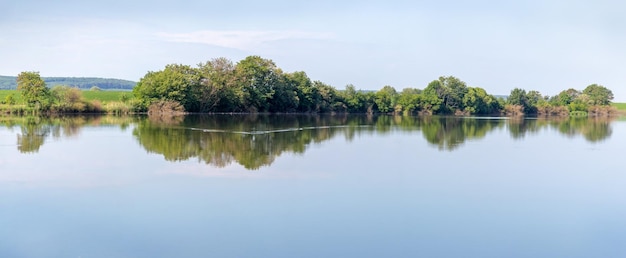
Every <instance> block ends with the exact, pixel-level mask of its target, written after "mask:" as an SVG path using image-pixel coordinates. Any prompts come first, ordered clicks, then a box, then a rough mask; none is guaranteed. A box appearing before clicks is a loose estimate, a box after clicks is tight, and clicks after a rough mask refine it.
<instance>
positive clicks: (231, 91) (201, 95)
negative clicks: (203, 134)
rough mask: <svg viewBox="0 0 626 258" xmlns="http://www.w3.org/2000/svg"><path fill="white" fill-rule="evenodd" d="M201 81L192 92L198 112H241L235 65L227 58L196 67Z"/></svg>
mask: <svg viewBox="0 0 626 258" xmlns="http://www.w3.org/2000/svg"><path fill="white" fill-rule="evenodd" d="M198 67H199V68H198V69H199V70H200V75H201V81H200V85H199V88H198V90H196V91H194V92H195V93H196V94H197V96H196V99H197V100H198V111H199V112H216V111H218V112H219V111H222V112H223V111H228V112H232V111H241V110H242V109H243V91H242V89H241V88H238V87H237V84H236V78H235V65H234V64H233V62H232V61H230V60H229V59H227V58H224V57H220V58H215V59H212V60H210V61H207V62H206V63H200V64H199V65H198Z"/></svg>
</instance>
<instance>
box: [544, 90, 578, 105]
mask: <svg viewBox="0 0 626 258" xmlns="http://www.w3.org/2000/svg"><path fill="white" fill-rule="evenodd" d="M580 94H581V92H580V91H578V90H576V89H572V88H570V89H567V90H564V91H561V92H560V93H559V95H557V96H555V97H554V98H553V99H551V102H552V103H553V104H554V105H556V106H568V105H569V104H570V103H572V102H574V100H575V99H576V98H578V96H580Z"/></svg>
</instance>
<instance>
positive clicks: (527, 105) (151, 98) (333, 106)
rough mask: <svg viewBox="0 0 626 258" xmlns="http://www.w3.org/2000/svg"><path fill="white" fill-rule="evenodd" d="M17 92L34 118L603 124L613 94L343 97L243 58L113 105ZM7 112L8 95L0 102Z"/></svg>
mask: <svg viewBox="0 0 626 258" xmlns="http://www.w3.org/2000/svg"><path fill="white" fill-rule="evenodd" d="M17 87H18V90H19V91H20V94H21V96H22V99H23V101H24V102H25V103H26V106H27V107H28V108H27V109H30V110H35V111H38V112H113V113H132V112H148V113H187V112H190V113H231V112H240V113H258V112H263V113H393V114H404V115H508V116H517V115H540V116H543V115H545V116H568V115H593V116H598V115H602V116H606V115H613V114H616V113H617V110H616V109H615V108H614V107H611V106H610V105H611V101H612V100H613V93H612V92H611V90H609V89H607V88H606V87H604V86H601V85H598V84H591V85H589V86H587V87H586V88H584V89H583V90H582V91H581V90H576V89H567V90H564V91H562V92H560V93H559V94H558V95H556V96H543V95H542V94H541V93H540V92H539V91H535V90H531V91H526V90H524V89H520V88H515V89H513V90H512V91H511V92H510V95H509V96H508V97H506V98H503V97H496V96H494V95H491V94H489V93H487V92H486V91H485V89H483V88H480V87H470V86H467V84H466V83H465V82H463V81H462V80H460V79H458V78H456V77H453V76H442V77H439V78H438V79H436V80H433V81H432V82H430V83H429V84H428V85H427V86H426V87H425V88H423V89H417V88H405V89H402V90H401V91H397V90H396V89H395V88H394V87H392V86H388V85H387V86H384V87H382V89H380V90H378V91H364V90H357V88H356V87H355V86H354V85H347V86H345V89H343V90H338V89H336V88H335V87H333V86H331V85H328V84H325V83H323V82H321V81H314V80H311V79H310V78H309V77H308V76H307V74H306V73H305V72H302V71H298V72H292V73H288V72H284V71H283V70H281V69H280V68H279V67H278V66H276V64H275V63H274V62H273V61H272V60H269V59H264V58H261V57H259V56H248V57H246V58H245V59H243V60H241V61H239V62H237V63H233V62H232V61H231V60H229V59H226V58H216V59H212V60H210V61H207V62H205V63H200V64H198V65H197V66H196V67H192V66H189V65H183V64H169V65H166V66H165V68H164V69H163V70H160V71H151V72H148V73H147V74H146V75H145V76H144V77H143V78H141V79H140V81H139V82H138V83H137V85H136V86H135V87H134V88H133V91H132V96H129V95H124V98H123V99H120V100H119V102H116V103H109V104H110V105H111V106H108V107H107V108H103V107H102V105H101V103H93V102H89V101H85V100H84V98H82V95H81V91H80V90H79V89H77V88H72V87H68V86H55V87H54V88H52V89H50V88H48V87H47V86H46V84H45V82H44V80H42V79H41V77H40V76H39V73H38V72H22V73H20V74H19V75H18V77H17ZM3 102H4V103H5V104H12V105H15V104H16V103H15V97H14V96H12V95H9V96H7V97H6V99H5V100H4V101H3Z"/></svg>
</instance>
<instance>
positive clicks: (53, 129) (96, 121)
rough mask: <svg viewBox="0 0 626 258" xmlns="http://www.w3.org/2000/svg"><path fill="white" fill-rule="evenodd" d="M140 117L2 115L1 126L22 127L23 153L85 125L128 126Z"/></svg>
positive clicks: (19, 145) (20, 147)
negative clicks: (49, 138) (48, 139)
mask: <svg viewBox="0 0 626 258" xmlns="http://www.w3.org/2000/svg"><path fill="white" fill-rule="evenodd" d="M138 118H139V117H115V116H55V117H39V116H37V117H35V116H25V117H14V116H8V117H7V116H0V126H6V127H7V128H13V127H16V126H19V127H20V133H19V134H17V149H18V150H19V151H20V152H21V153H36V152H38V151H39V148H41V146H42V145H43V144H44V143H45V141H46V138H48V137H49V136H52V137H53V138H55V139H58V138H70V137H74V136H77V135H78V134H79V133H80V129H81V128H83V127H85V126H119V127H120V128H121V129H122V130H124V129H125V128H127V127H128V126H129V125H130V124H132V123H133V121H135V120H137V119H138Z"/></svg>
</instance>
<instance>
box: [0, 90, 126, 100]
mask: <svg viewBox="0 0 626 258" xmlns="http://www.w3.org/2000/svg"><path fill="white" fill-rule="evenodd" d="M82 93H83V97H84V98H85V100H87V101H94V100H99V101H100V102H112V101H120V100H121V99H122V95H126V96H127V97H128V98H132V96H133V93H132V92H131V91H106V90H103V91H82ZM11 94H13V98H14V99H15V100H16V101H17V103H22V96H21V94H20V92H18V91H17V90H0V102H3V101H4V100H5V99H6V97H7V96H8V95H11Z"/></svg>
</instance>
